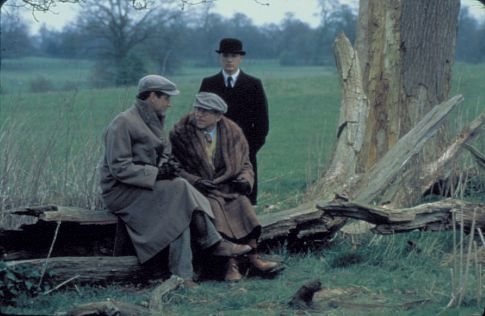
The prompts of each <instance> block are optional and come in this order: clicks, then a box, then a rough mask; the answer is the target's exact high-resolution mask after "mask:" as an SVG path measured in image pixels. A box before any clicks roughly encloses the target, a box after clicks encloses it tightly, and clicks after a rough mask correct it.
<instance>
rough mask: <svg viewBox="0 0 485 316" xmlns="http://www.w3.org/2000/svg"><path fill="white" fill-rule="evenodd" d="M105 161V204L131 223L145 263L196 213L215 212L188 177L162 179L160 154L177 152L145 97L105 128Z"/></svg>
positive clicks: (102, 168) (130, 230)
mask: <svg viewBox="0 0 485 316" xmlns="http://www.w3.org/2000/svg"><path fill="white" fill-rule="evenodd" d="M104 145H105V154H104V157H103V159H102V161H101V162H100V165H99V172H100V178H101V179H100V181H101V182H100V186H101V191H102V199H103V202H104V204H105V206H106V207H107V208H108V209H109V210H110V211H111V212H113V213H114V214H116V215H117V216H119V217H120V218H121V219H122V220H123V221H124V222H125V223H126V226H127V230H128V234H129V235H130V237H131V240H132V242H133V246H134V248H135V250H136V254H137V257H138V259H139V261H140V262H141V263H143V262H145V261H147V260H148V259H150V258H152V257H153V256H154V255H156V254H157V253H159V252H160V251H161V250H163V249H164V248H165V247H167V246H168V245H169V244H170V242H172V241H173V240H175V239H176V238H177V237H178V236H179V235H180V234H181V233H182V232H183V231H184V230H185V229H188V227H189V224H190V221H191V217H192V212H193V211H194V210H201V211H204V212H205V213H207V214H208V215H209V216H210V217H213V213H212V210H211V208H210V204H209V202H208V200H207V199H206V198H205V197H204V196H203V195H202V194H200V193H199V192H198V191H197V190H196V189H195V188H194V187H192V186H191V185H190V184H189V183H188V182H187V181H186V180H185V179H183V178H180V177H177V178H175V179H173V180H162V181H157V180H156V177H157V173H158V168H157V165H158V164H159V163H160V159H165V158H166V157H168V156H169V155H170V154H171V147H170V142H169V140H168V138H167V135H166V133H165V132H164V130H163V118H159V117H158V116H157V114H156V113H155V111H154V110H153V109H152V108H151V107H150V105H149V104H147V103H146V102H145V101H142V100H139V99H137V102H136V104H135V105H134V106H132V107H131V108H129V109H128V110H126V111H125V112H122V113H120V114H119V115H118V116H117V117H115V118H114V120H113V121H112V122H111V123H110V124H109V126H108V127H107V129H106V131H105V133H104Z"/></svg>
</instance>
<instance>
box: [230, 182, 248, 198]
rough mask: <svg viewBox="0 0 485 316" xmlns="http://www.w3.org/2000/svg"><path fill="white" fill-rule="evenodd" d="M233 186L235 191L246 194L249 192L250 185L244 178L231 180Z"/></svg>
mask: <svg viewBox="0 0 485 316" xmlns="http://www.w3.org/2000/svg"><path fill="white" fill-rule="evenodd" d="M232 185H233V188H234V190H235V191H236V192H238V193H241V194H244V195H247V194H249V193H251V186H250V185H249V182H247V181H246V180H244V179H236V180H232Z"/></svg>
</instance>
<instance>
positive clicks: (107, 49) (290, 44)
mask: <svg viewBox="0 0 485 316" xmlns="http://www.w3.org/2000/svg"><path fill="white" fill-rule="evenodd" d="M319 3H320V12H319V13H320V24H319V26H318V27H311V26H310V25H308V24H307V23H305V22H302V21H300V20H298V19H296V18H295V17H294V16H293V15H291V14H287V15H286V17H285V18H284V20H283V21H282V22H281V23H280V24H278V25H277V24H268V25H264V26H256V25H255V24H254V23H253V22H252V20H251V18H250V17H248V16H246V15H244V14H240V13H238V14H235V15H234V16H232V17H230V18H226V17H224V16H221V15H219V14H216V13H213V12H212V7H211V5H210V4H209V5H204V6H198V7H197V8H193V10H191V11H190V13H189V12H186V11H185V10H180V7H178V6H177V1H164V4H162V5H158V6H157V7H154V8H151V9H148V10H137V9H136V8H134V7H133V6H132V5H131V4H130V2H129V1H123V0H115V1H95V0H85V1H82V2H80V3H79V6H80V12H79V15H78V18H77V19H76V20H74V21H72V22H71V23H69V24H68V25H66V26H65V27H64V28H63V29H62V30H61V31H56V30H52V29H49V28H48V27H46V26H45V25H44V26H42V27H41V28H40V30H39V32H38V33H37V34H36V35H34V36H31V35H29V27H28V24H27V22H26V21H25V20H22V19H21V18H20V17H19V15H18V14H15V12H6V13H4V12H2V19H1V30H2V33H1V43H2V57H3V58H19V57H26V56H45V57H53V58H78V59H90V60H94V61H96V63H95V66H94V69H93V71H92V74H93V75H92V81H93V82H94V83H95V84H96V85H98V86H103V85H113V84H114V85H124V84H132V83H133V82H136V80H137V79H138V78H139V76H140V74H143V73H144V72H145V69H146V68H147V67H148V66H150V67H151V69H153V67H154V66H155V67H156V68H157V71H158V72H159V73H161V74H173V73H174V72H176V71H177V69H179V68H180V67H181V65H182V62H188V61H190V62H192V63H194V64H195V65H198V66H208V65H214V63H215V62H216V58H215V52H214V50H215V49H216V48H217V45H218V41H219V39H220V38H222V37H238V38H240V39H242V40H243V41H244V45H245V48H246V50H247V51H248V58H251V59H274V60H278V61H279V63H280V64H281V65H288V66H292V65H295V66H296V65H331V64H333V63H334V58H333V52H332V45H333V41H334V39H335V37H336V36H337V34H339V33H340V32H344V33H345V34H346V35H347V37H349V38H350V39H351V41H353V40H354V37H355V30H356V19H357V13H356V12H355V10H353V9H352V8H351V7H349V6H347V5H341V4H340V3H339V1H338V0H320V1H319ZM194 12H195V14H194ZM459 28H460V30H459V36H458V43H457V59H458V60H460V61H464V62H470V63H480V62H483V61H484V59H485V54H484V51H485V42H484V41H481V40H480V39H483V38H485V23H482V24H480V23H478V22H477V21H476V20H475V19H474V18H473V17H472V16H471V15H470V14H469V12H468V10H467V9H466V8H465V9H463V10H462V12H461V15H460V26H459Z"/></svg>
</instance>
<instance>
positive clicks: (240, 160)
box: [170, 113, 261, 241]
mask: <svg viewBox="0 0 485 316" xmlns="http://www.w3.org/2000/svg"><path fill="white" fill-rule="evenodd" d="M217 133H218V134H217V143H216V149H215V155H214V159H213V161H212V162H211V161H209V158H208V156H207V153H206V151H205V138H204V134H203V132H202V131H200V130H199V129H197V127H196V126H195V124H194V114H193V113H189V114H188V115H186V116H184V117H183V118H182V119H181V120H180V121H179V122H178V123H177V124H175V126H174V128H173V129H172V131H171V132H170V141H171V143H172V151H173V155H174V156H175V157H176V158H177V160H178V161H179V162H180V164H181V166H182V169H183V171H182V172H181V174H180V175H181V176H182V177H184V178H186V179H187V180H188V181H189V182H190V183H192V184H194V183H195V182H196V181H197V180H199V179H208V180H212V181H213V183H214V184H216V185H217V189H214V190H211V191H210V192H209V193H208V194H206V197H207V198H208V199H209V202H210V204H211V207H212V211H213V213H214V217H215V221H214V222H215V226H216V228H217V230H218V231H219V232H220V233H222V234H223V235H224V236H225V237H226V238H228V239H230V240H233V241H241V240H245V239H246V238H250V237H251V238H257V237H259V234H260V231H261V225H260V223H259V221H258V219H257V217H256V213H255V210H254V207H253V206H252V205H251V202H250V201H249V199H248V197H247V196H245V195H243V194H241V193H239V192H237V190H236V189H235V187H234V184H233V183H232V180H234V179H236V178H238V177H239V178H243V179H245V180H246V181H247V182H248V183H249V184H250V186H252V185H253V181H254V174H253V170H252V166H251V163H250V162H249V148H248V144H247V141H246V138H245V137H244V134H243V133H242V131H241V129H240V128H239V127H238V126H237V125H236V124H235V123H234V122H233V121H231V120H229V119H227V118H225V117H222V119H221V120H220V121H219V123H218V124H217Z"/></svg>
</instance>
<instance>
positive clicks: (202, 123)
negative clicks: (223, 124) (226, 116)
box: [194, 107, 222, 130]
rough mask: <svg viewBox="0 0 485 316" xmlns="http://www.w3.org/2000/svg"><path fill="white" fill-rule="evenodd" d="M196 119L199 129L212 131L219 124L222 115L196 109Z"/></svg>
mask: <svg viewBox="0 0 485 316" xmlns="http://www.w3.org/2000/svg"><path fill="white" fill-rule="evenodd" d="M194 117H195V125H196V126H197V128H198V129H203V130H211V129H213V128H214V127H215V126H216V124H217V122H219V120H220V119H221V117H222V114H221V113H219V112H215V111H211V110H206V109H203V108H199V107H195V108H194Z"/></svg>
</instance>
